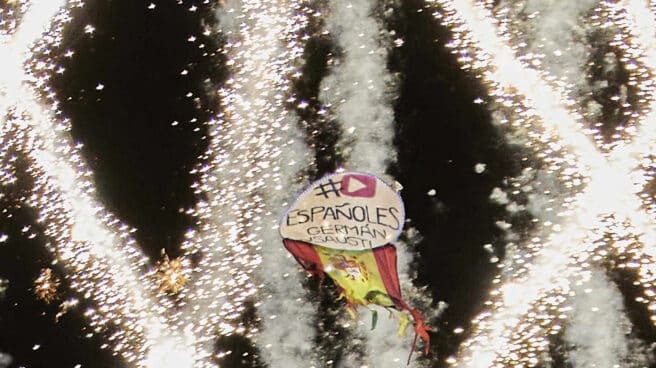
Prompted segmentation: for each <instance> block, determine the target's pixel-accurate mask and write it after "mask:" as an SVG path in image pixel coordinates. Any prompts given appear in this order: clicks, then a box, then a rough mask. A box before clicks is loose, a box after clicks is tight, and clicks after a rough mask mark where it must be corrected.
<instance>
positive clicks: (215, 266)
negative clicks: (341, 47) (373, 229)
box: [185, 0, 322, 367]
mask: <svg viewBox="0 0 656 368" xmlns="http://www.w3.org/2000/svg"><path fill="white" fill-rule="evenodd" d="M305 11H306V10H305V9H304V8H303V5H302V2H301V1H296V0H289V1H285V0H280V1H275V0H268V1H254V0H250V1H227V2H226V3H225V4H224V5H223V6H222V7H221V8H220V9H219V10H218V12H219V13H218V18H219V23H220V28H221V32H222V34H223V36H224V37H225V38H226V40H227V43H226V45H225V46H224V50H223V52H224V54H225V55H226V56H227V63H226V65H227V66H228V67H229V69H230V73H231V75H230V77H229V79H228V80H227V82H226V85H225V87H223V88H222V89H220V90H219V93H218V94H219V97H220V98H221V101H220V103H221V105H222V106H223V113H221V114H220V115H219V116H218V120H217V121H215V122H212V123H211V124H212V125H211V126H210V136H211V141H210V145H209V150H208V152H207V160H208V162H207V164H205V165H204V166H201V167H200V168H199V169H198V171H199V172H200V173H201V181H200V184H199V185H198V188H197V189H198V192H199V193H200V194H203V195H205V196H206V197H207V200H206V201H202V202H201V203H199V205H198V206H197V209H196V214H197V216H198V218H199V235H198V236H196V235H194V234H191V235H190V238H191V239H192V240H190V241H189V242H187V243H186V244H185V249H186V251H187V252H188V253H190V254H193V253H199V254H203V259H202V260H201V263H200V265H199V266H198V272H199V275H200V277H199V279H198V280H197V282H195V284H196V285H195V286H194V288H195V290H194V291H193V292H192V294H193V295H194V297H191V298H189V305H188V307H187V310H188V313H189V314H191V315H193V319H194V320H196V321H205V320H209V321H212V322H216V323H218V325H219V326H220V328H219V333H220V335H230V334H232V333H238V334H245V335H246V336H247V337H249V338H253V339H255V341H256V343H257V345H258V348H259V351H260V356H261V357H262V358H263V360H264V362H266V363H267V364H268V365H269V366H271V367H306V366H309V365H315V366H321V365H322V364H319V363H317V362H316V359H317V357H316V355H315V354H314V352H313V341H314V331H315V329H314V327H313V324H314V321H313V317H314V314H315V309H316V306H314V305H312V304H311V303H308V302H307V298H306V296H305V294H304V291H303V288H302V287H301V285H302V280H301V276H302V275H303V274H302V273H300V272H298V271H299V268H298V266H297V265H296V263H295V261H294V260H293V258H292V257H291V256H290V255H289V254H288V253H287V251H286V250H285V249H284V247H283V245H282V241H281V239H280V236H279V235H278V230H277V224H278V220H279V218H280V217H281V215H282V211H283V210H284V209H285V207H286V202H288V201H290V200H291V199H292V196H293V195H294V194H295V192H296V190H297V189H299V187H300V185H302V182H303V180H304V178H302V177H299V172H300V170H302V169H305V168H306V167H307V166H309V165H310V158H311V156H310V153H309V150H308V148H307V147H306V146H305V144H304V139H303V136H302V134H301V133H300V132H299V131H298V129H297V127H296V121H295V118H294V117H293V116H290V113H289V112H288V111H287V109H286V106H287V104H290V103H293V102H294V97H293V95H292V92H291V85H290V78H291V77H292V76H293V75H294V74H296V73H298V70H297V67H298V66H299V65H300V62H301V56H302V53H303V45H302V44H301V42H300V38H299V36H300V35H301V31H302V30H303V29H304V28H305V26H306V24H307V19H306V15H305ZM256 299H257V303H255V300H256ZM249 300H251V301H253V302H254V304H255V306H256V307H257V314H258V315H259V317H260V322H259V325H260V327H261V328H260V329H259V330H258V328H257V327H256V326H245V325H243V323H241V321H240V319H241V316H242V314H243V313H244V311H245V308H246V304H245V303H246V302H248V301H249ZM213 326H214V324H212V323H211V324H209V326H204V325H203V324H202V323H201V324H200V325H199V326H198V327H199V328H201V329H204V330H205V331H206V333H205V334H204V335H208V334H209V333H210V332H211V331H212V328H213ZM203 349H204V350H205V351H208V352H211V349H212V344H211V341H206V342H205V346H204V347H203Z"/></svg>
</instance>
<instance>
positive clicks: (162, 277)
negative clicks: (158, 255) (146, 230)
mask: <svg viewBox="0 0 656 368" xmlns="http://www.w3.org/2000/svg"><path fill="white" fill-rule="evenodd" d="M162 256H163V259H162V260H161V261H159V262H158V263H157V265H156V266H155V269H154V276H155V278H156V279H157V284H158V285H159V292H160V293H165V294H177V293H179V292H180V291H182V289H183V288H184V286H185V285H186V284H187V276H186V275H185V266H184V263H185V262H184V260H183V258H182V257H177V258H174V259H171V260H169V256H168V255H167V254H166V253H165V252H164V249H162Z"/></svg>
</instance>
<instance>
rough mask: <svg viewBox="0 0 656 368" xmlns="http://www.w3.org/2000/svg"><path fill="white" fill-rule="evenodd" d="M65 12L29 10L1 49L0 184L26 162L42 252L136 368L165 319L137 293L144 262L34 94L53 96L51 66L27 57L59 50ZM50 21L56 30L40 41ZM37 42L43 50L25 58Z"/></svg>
mask: <svg viewBox="0 0 656 368" xmlns="http://www.w3.org/2000/svg"><path fill="white" fill-rule="evenodd" d="M63 5H64V1H35V2H33V3H32V4H31V5H30V6H29V10H28V11H27V12H26V13H25V14H24V15H23V17H22V19H23V21H22V22H21V23H20V25H19V26H18V28H17V30H16V32H15V33H14V35H13V36H11V37H7V41H6V42H4V43H3V44H1V45H0V47H1V50H0V53H1V54H2V55H3V61H5V62H8V63H9V64H7V65H3V66H4V67H3V70H2V74H1V75H0V92H1V94H0V107H1V108H2V126H1V129H2V142H1V143H2V144H1V147H2V148H1V149H2V151H1V152H0V157H2V160H3V162H2V165H3V172H2V184H3V185H10V184H11V183H13V182H14V181H15V178H14V176H13V174H12V172H13V168H12V167H13V162H14V160H15V159H14V156H16V155H17V156H19V157H23V156H24V158H25V159H27V160H28V163H29V164H30V167H29V168H28V169H27V173H28V174H29V175H30V176H31V178H32V180H33V181H34V184H33V188H32V192H33V195H31V196H29V198H28V199H27V200H26V202H27V204H28V205H30V206H32V207H33V208H35V209H37V210H38V216H39V217H38V220H39V222H41V223H43V224H44V225H45V231H44V234H45V235H46V236H47V238H48V240H49V242H48V243H47V244H48V248H49V249H50V250H51V251H52V253H53V254H55V255H56V256H57V258H58V260H59V261H60V262H61V264H63V265H64V267H65V268H66V270H67V278H68V280H69V282H70V285H71V287H72V288H73V289H74V290H77V291H78V292H79V293H80V294H82V295H84V296H85V297H86V298H88V299H90V300H93V301H94V302H95V303H96V305H97V308H96V309H89V310H88V311H87V312H86V316H87V317H88V318H89V319H90V321H91V325H92V327H93V328H94V331H95V332H97V333H110V334H111V336H110V337H109V340H110V341H113V343H112V345H111V346H112V348H113V349H114V350H115V351H116V352H117V353H120V354H121V355H122V356H123V357H124V358H125V359H126V360H127V361H128V362H131V363H134V364H136V365H139V366H142V364H143V359H144V357H145V354H146V351H147V350H148V348H149V347H150V346H152V345H153V344H154V342H153V340H152V339H154V338H159V336H158V334H159V333H163V332H164V331H165V327H164V322H163V321H162V320H160V319H159V317H158V316H157V315H158V312H159V315H161V316H163V315H164V314H163V313H162V310H161V309H157V308H155V307H154V301H153V300H151V299H150V297H148V294H149V291H148V290H146V289H144V288H143V287H142V286H141V285H142V282H141V280H140V276H139V270H140V269H143V268H144V266H145V259H144V257H143V256H142V255H141V253H140V252H139V251H138V248H137V247H136V246H135V244H134V242H133V240H132V239H131V238H130V231H129V229H128V228H127V227H126V226H119V224H118V221H116V220H115V219H114V218H113V217H112V216H111V215H110V214H108V213H107V212H106V211H105V210H104V209H103V208H102V206H101V205H99V204H98V203H97V202H96V201H95V200H94V199H93V197H92V196H93V186H92V184H91V182H90V179H89V176H90V173H89V170H88V169H87V168H86V167H85V165H84V164H83V162H82V159H81V155H80V152H79V147H77V146H74V145H73V144H72V142H71V138H70V136H69V134H68V131H69V129H70V127H69V124H68V122H67V121H61V120H59V119H58V118H57V115H58V114H59V112H58V111H57V108H56V104H55V105H54V106H53V107H51V108H49V109H47V110H46V109H45V108H44V107H42V106H41V105H40V103H39V102H38V101H39V98H38V97H37V96H38V95H39V94H44V95H48V96H51V91H50V90H48V89H47V87H45V83H46V81H47V78H48V77H47V75H48V73H49V71H50V70H51V69H52V68H53V67H54V65H52V62H51V61H49V60H48V59H47V58H44V59H43V60H33V59H34V56H33V55H38V54H43V55H48V53H49V49H48V48H47V47H48V46H47V45H49V44H58V43H59V42H60V38H61V34H60V29H59V28H61V24H62V23H64V22H66V21H67V19H68V17H67V15H66V14H65V13H64V12H60V13H59V15H57V17H56V14H57V11H58V9H59V8H61V7H62V6H63ZM52 19H54V20H55V21H54V22H53V24H55V26H54V30H52V31H49V32H48V33H46V31H48V27H49V25H50V22H51V20H52ZM42 34H43V38H42V39H41V42H42V43H40V44H38V45H37V46H36V47H34V48H33V51H32V52H30V49H29V47H30V45H31V44H32V43H33V42H35V41H37V40H39V39H40V38H41V36H42ZM23 64H26V65H28V67H29V68H30V69H31V71H30V72H26V71H25V69H24V68H23Z"/></svg>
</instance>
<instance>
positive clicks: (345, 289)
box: [283, 239, 430, 353]
mask: <svg viewBox="0 0 656 368" xmlns="http://www.w3.org/2000/svg"><path fill="white" fill-rule="evenodd" d="M283 241H284V244H285V247H286V248H287V250H288V251H289V252H290V253H292V254H293V255H294V257H295V258H296V260H297V261H298V263H300V264H301V266H303V268H304V269H306V270H307V271H309V272H311V273H313V274H315V275H317V276H319V277H320V278H322V279H323V278H324V277H325V275H328V276H329V277H330V278H331V279H332V280H333V281H334V282H335V284H336V285H337V287H338V288H339V289H340V292H341V294H342V296H343V297H344V298H346V300H347V304H348V307H349V311H350V312H351V313H354V312H355V307H356V306H358V305H361V306H366V305H369V304H376V305H380V306H383V307H388V308H395V309H398V310H400V311H407V312H408V313H410V315H411V316H412V318H413V319H414V325H415V326H414V330H415V341H416V339H417V336H419V337H420V338H421V339H422V340H424V341H425V343H426V348H425V351H426V353H428V349H429V336H428V332H427V331H429V330H430V327H429V326H427V325H425V324H424V320H423V317H422V316H421V314H420V313H419V312H417V311H416V310H414V309H412V308H410V306H408V304H407V303H406V302H405V301H404V300H403V298H402V297H401V288H400V285H399V278H398V274H397V269H396V248H395V247H394V245H392V244H387V245H384V246H382V247H377V248H373V249H368V250H359V251H346V250H341V249H332V248H328V247H322V246H319V245H314V244H310V243H306V242H302V241H297V240H291V239H284V240H283ZM400 324H401V327H400V331H399V332H403V330H404V329H405V326H406V324H407V318H406V317H405V316H404V315H403V314H401V323H400ZM413 350H414V343H413Z"/></svg>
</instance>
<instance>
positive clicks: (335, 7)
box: [319, 0, 418, 367]
mask: <svg viewBox="0 0 656 368" xmlns="http://www.w3.org/2000/svg"><path fill="white" fill-rule="evenodd" d="M376 6H377V3H376V2H374V1H348V0H331V1H330V2H329V14H328V15H327V16H326V19H325V21H326V27H327V29H328V31H329V32H330V33H331V34H332V36H333V39H334V40H335V42H336V45H337V47H338V48H339V53H340V54H341V56H340V57H339V58H337V59H336V60H334V62H335V66H334V67H332V68H331V70H330V74H329V75H328V76H327V77H326V78H325V79H324V80H323V81H322V83H321V87H320V94H319V98H320V100H321V101H322V102H323V103H324V104H325V105H326V106H327V107H329V108H331V109H332V110H333V111H334V113H335V118H336V120H337V121H339V122H340V124H341V126H342V128H343V136H342V137H341V138H340V141H339V142H338V145H339V147H340V148H341V150H342V152H343V153H344V156H345V157H346V161H345V162H344V163H343V164H344V166H345V167H346V168H348V169H352V170H356V171H365V172H370V173H374V174H376V175H380V176H385V171H386V169H387V166H388V165H389V164H390V163H392V162H394V161H395V160H396V150H395V149H394V146H393V144H392V140H393V137H394V111H393V109H392V96H391V94H390V91H389V88H390V84H391V82H392V77H391V73H390V72H389V71H388V70H387V68H386V65H387V56H388V51H387V50H388V47H390V45H389V44H388V42H387V41H386V40H385V36H383V35H384V33H385V32H384V28H383V26H382V25H381V24H380V21H379V20H377V19H376V18H375V17H374V14H373V13H374V12H375V7H376ZM397 253H398V273H399V279H400V282H401V286H402V289H403V290H404V292H405V293H406V294H408V292H411V293H413V294H416V293H418V291H417V290H416V288H414V287H413V285H412V280H411V277H410V270H409V263H410V261H411V259H412V255H411V254H410V253H409V252H408V251H407V250H406V245H405V244H402V243H398V244H397ZM383 313H384V312H383ZM368 317H369V315H368V313H367V314H365V315H363V316H362V318H365V319H366V318H368ZM368 325H369V323H368V321H367V322H365V321H364V320H361V321H360V323H358V326H359V327H360V330H361V335H362V336H368V338H366V339H365V340H366V342H367V353H368V356H367V362H366V363H367V364H368V365H370V366H373V367H402V366H405V364H406V358H407V354H408V352H409V349H410V348H411V344H412V340H411V338H412V336H406V337H405V338H400V337H398V336H397V331H398V321H396V320H394V319H388V318H384V319H381V321H380V322H379V323H378V326H377V327H376V329H375V330H374V331H368V328H367V327H366V326H368ZM409 335H411V334H409Z"/></svg>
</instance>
